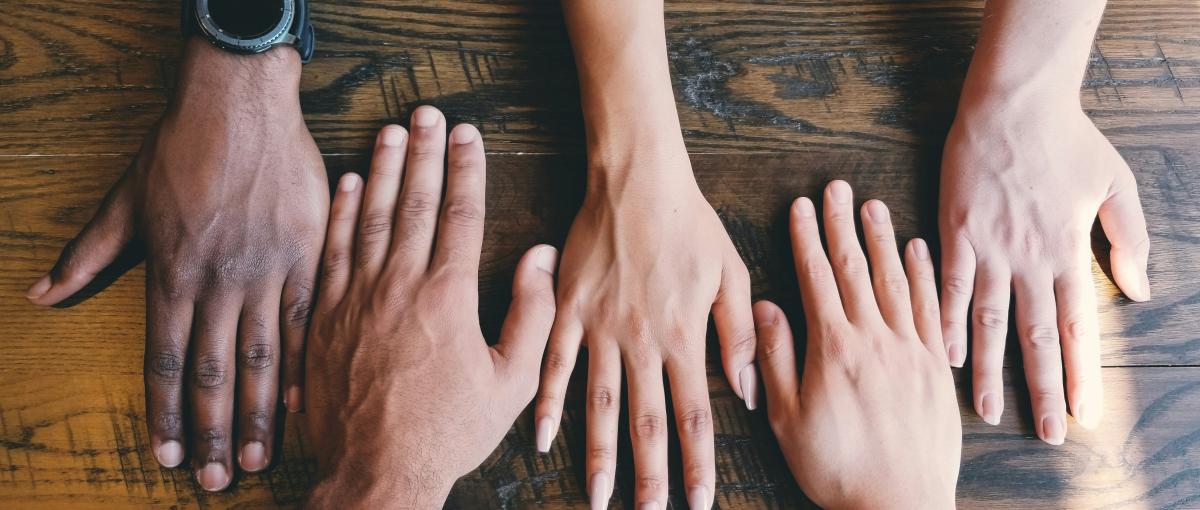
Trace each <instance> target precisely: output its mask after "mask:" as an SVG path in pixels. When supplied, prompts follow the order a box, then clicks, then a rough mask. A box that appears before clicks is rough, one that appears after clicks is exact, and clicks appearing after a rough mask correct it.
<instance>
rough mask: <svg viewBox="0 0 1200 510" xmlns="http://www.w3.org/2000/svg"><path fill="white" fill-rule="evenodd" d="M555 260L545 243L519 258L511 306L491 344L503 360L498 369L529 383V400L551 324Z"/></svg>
mask: <svg viewBox="0 0 1200 510" xmlns="http://www.w3.org/2000/svg"><path fill="white" fill-rule="evenodd" d="M557 263H558V251H557V250H555V249H554V247H553V246H548V245H538V246H534V247H533V248H530V249H529V251H526V252H525V255H524V256H523V257H521V262H519V263H518V264H517V273H516V275H515V276H514V277H513V300H512V306H510V307H509V309H508V316H507V317H505V319H504V326H503V328H502V329H501V330H500V342H499V343H497V344H496V346H495V347H493V349H495V351H496V354H498V355H499V356H500V358H501V359H502V360H503V361H502V362H501V364H502V365H503V366H502V367H501V371H502V372H504V373H506V374H507V375H508V376H509V379H510V380H512V381H514V382H516V383H517V384H518V386H521V387H522V388H523V387H524V386H528V390H529V391H528V393H529V398H530V399H532V398H533V392H534V391H536V390H537V381H538V370H539V369H540V367H541V364H542V353H543V352H544V351H545V350H546V339H547V338H549V337H550V328H551V326H553V325H554V311H555V306H554V268H555V266H556V265H557ZM521 393H525V391H524V390H523V389H522V391H521Z"/></svg>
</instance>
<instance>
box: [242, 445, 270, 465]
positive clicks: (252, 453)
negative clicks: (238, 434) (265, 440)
mask: <svg viewBox="0 0 1200 510" xmlns="http://www.w3.org/2000/svg"><path fill="white" fill-rule="evenodd" d="M238 464H241V465H242V469H245V470H246V471H249V472H251V473H253V472H255V471H259V470H261V469H263V468H265V467H267V449H266V448H265V447H263V444H262V443H260V442H258V441H250V442H249V443H246V446H243V447H242V451H241V453H239V454H238Z"/></svg>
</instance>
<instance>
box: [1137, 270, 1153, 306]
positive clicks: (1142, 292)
mask: <svg viewBox="0 0 1200 510" xmlns="http://www.w3.org/2000/svg"><path fill="white" fill-rule="evenodd" d="M1134 299H1135V300H1136V301H1149V300H1150V279H1149V278H1147V277H1146V275H1145V274H1142V275H1141V277H1140V278H1138V296H1137V297H1136V298H1134Z"/></svg>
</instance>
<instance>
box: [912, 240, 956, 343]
mask: <svg viewBox="0 0 1200 510" xmlns="http://www.w3.org/2000/svg"><path fill="white" fill-rule="evenodd" d="M904 258H905V261H904V267H905V270H906V271H907V273H908V284H909V288H910V296H911V297H910V299H911V300H912V314H913V322H914V325H915V326H916V328H917V335H918V336H920V337H921V342H922V343H924V344H925V347H927V348H929V349H930V350H931V351H934V354H936V355H937V357H938V358H939V359H942V360H945V359H946V349H945V348H944V346H943V344H942V319H941V314H940V313H939V311H938V296H937V282H936V281H935V280H934V276H933V260H932V259H931V258H930V256H929V246H928V245H926V244H925V241H924V240H923V239H920V238H917V239H913V240H910V241H909V242H908V247H907V248H905V250H904Z"/></svg>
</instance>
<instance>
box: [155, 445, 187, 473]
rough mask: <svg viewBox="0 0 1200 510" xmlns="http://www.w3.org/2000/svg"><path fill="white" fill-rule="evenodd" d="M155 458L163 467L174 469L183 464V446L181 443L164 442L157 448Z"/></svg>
mask: <svg viewBox="0 0 1200 510" xmlns="http://www.w3.org/2000/svg"><path fill="white" fill-rule="evenodd" d="M154 457H155V458H156V459H158V463H159V464H160V465H162V467H167V468H173V467H175V466H178V465H179V463H180V462H183V446H181V445H180V444H179V441H164V442H163V444H160V445H158V448H155V450H154Z"/></svg>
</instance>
